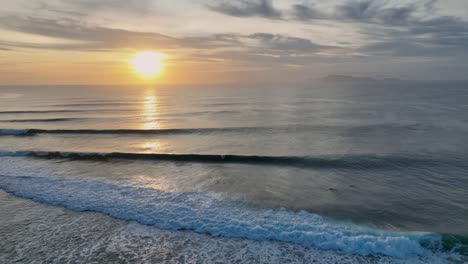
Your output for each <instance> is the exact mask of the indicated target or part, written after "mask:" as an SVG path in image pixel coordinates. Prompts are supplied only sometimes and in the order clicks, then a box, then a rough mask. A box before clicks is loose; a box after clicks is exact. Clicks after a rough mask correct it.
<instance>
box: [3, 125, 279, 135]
mask: <svg viewBox="0 0 468 264" xmlns="http://www.w3.org/2000/svg"><path fill="white" fill-rule="evenodd" d="M271 129H272V128H261V127H232V128H187V129H184V128H180V129H178V128H175V129H51V130H46V129H0V135H3V136H10V135H24V136H34V135H38V134H135V135H149V134H153V135H161V134H162V135H165V134H197V133H216V132H249V131H252V132H253V131H261V130H271Z"/></svg>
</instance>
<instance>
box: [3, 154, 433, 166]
mask: <svg viewBox="0 0 468 264" xmlns="http://www.w3.org/2000/svg"><path fill="white" fill-rule="evenodd" d="M0 157H34V158H45V159H70V160H88V161H108V160H113V159H123V160H153V161H173V162H195V163H227V164H229V163H233V164H252V165H270V166H289V167H305V168H317V169H320V168H322V169H330V168H341V169H392V168H393V169H396V168H400V167H402V166H405V167H408V166H439V165H441V161H440V160H433V159H425V158H411V157H404V156H373V155H347V156H346V155H345V156H323V157H310V156H255V155H252V156H248V155H213V154H165V153H125V152H111V153H96V152H53V151H16V152H0Z"/></svg>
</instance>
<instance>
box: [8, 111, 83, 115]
mask: <svg viewBox="0 0 468 264" xmlns="http://www.w3.org/2000/svg"><path fill="white" fill-rule="evenodd" d="M82 112H86V110H28V111H0V115H1V114H53V113H82Z"/></svg>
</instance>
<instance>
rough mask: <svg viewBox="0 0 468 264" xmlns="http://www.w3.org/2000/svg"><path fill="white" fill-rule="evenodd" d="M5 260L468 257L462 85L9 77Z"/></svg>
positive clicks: (2, 199) (0, 186)
mask: <svg viewBox="0 0 468 264" xmlns="http://www.w3.org/2000/svg"><path fill="white" fill-rule="evenodd" d="M0 212H1V213H0V262H1V263H11V262H19V263H34V262H37V263H44V262H52V263H64V262H67V261H72V262H73V261H82V262H86V263H106V262H112V263H126V262H135V261H138V262H153V263H158V262H168V263H311V262H314V261H315V262H319V263H467V261H468V258H467V256H468V83H467V82H432V83H423V82H411V83H410V82H408V83H405V82H389V83H385V84H384V83H380V82H373V83H361V84H359V83H353V84H349V83H348V84H344V83H339V82H336V83H322V84H315V85H311V86H310V87H302V88H299V87H279V88H273V87H247V86H245V87H158V86H125V87H124V86H106V87H101V86H99V87H96V86H57V87H51V86H30V87H7V86H4V87H0Z"/></svg>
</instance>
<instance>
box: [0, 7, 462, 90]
mask: <svg viewBox="0 0 468 264" xmlns="http://www.w3.org/2000/svg"><path fill="white" fill-rule="evenodd" d="M141 51H155V52H160V53H163V54H165V55H167V56H166V59H165V67H164V70H163V72H162V73H161V74H160V76H158V78H157V80H152V81H153V82H156V83H161V84H196V85H198V84H237V83H242V84H258V83H264V84H281V85H283V84H284V85H288V84H289V85H293V84H299V83H307V82H308V81H311V80H314V79H316V78H321V77H323V76H326V75H329V74H339V75H352V76H366V77H374V78H400V79H417V80H432V79H441V80H442V79H468V74H467V73H468V1H467V0H439V1H437V0H329V1H319V0H289V1H286V0H237V1H236V0H230V1H228V0H226V1H224V0H218V1H214V0H199V1H195V0H192V1H189V0H99V1H98V0H2V2H1V6H0V85H20V84H133V83H140V82H145V81H147V80H143V79H142V78H139V76H137V75H136V74H135V73H134V72H133V71H132V70H131V69H130V66H129V63H128V62H129V60H131V58H132V57H134V56H135V54H136V53H138V52H141Z"/></svg>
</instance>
